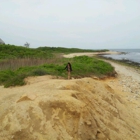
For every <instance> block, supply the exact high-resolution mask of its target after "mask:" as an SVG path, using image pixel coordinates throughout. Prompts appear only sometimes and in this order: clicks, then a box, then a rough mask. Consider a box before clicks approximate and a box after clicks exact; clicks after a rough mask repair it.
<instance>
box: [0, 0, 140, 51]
mask: <svg viewBox="0 0 140 140" xmlns="http://www.w3.org/2000/svg"><path fill="white" fill-rule="evenodd" d="M0 38H1V39H2V40H3V41H4V42H5V43H6V44H14V45H21V46H22V45H24V44H25V43H26V41H27V42H29V43H30V47H32V48H36V47H39V46H52V47H68V48H82V49H113V48H118V49H119V48H126V49H127V48H138V49H140V0H1V1H0Z"/></svg>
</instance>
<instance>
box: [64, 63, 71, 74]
mask: <svg viewBox="0 0 140 140" xmlns="http://www.w3.org/2000/svg"><path fill="white" fill-rule="evenodd" d="M65 69H66V70H67V71H70V72H71V71H72V66H71V64H70V63H68V64H67V66H66V67H65Z"/></svg>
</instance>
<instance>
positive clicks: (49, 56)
mask: <svg viewBox="0 0 140 140" xmlns="http://www.w3.org/2000/svg"><path fill="white" fill-rule="evenodd" d="M88 51H89V52H92V51H95V50H83V49H77V48H61V47H58V48H56V47H54V48H53V47H39V48H36V49H31V48H25V47H20V46H14V45H0V68H1V71H0V84H1V85H4V86H5V87H9V86H16V85H24V84H26V82H25V78H26V77H28V76H41V75H54V76H56V77H63V78H66V77H67V72H66V70H65V69H64V68H65V66H66V64H67V62H71V64H72V68H73V71H72V77H73V78H82V77H87V76H97V77H100V78H102V77H104V76H112V75H114V68H113V67H112V66H111V65H110V64H108V63H106V62H104V61H102V60H99V59H97V58H94V57H88V56H79V57H74V58H63V57H62V53H63V54H64V53H73V52H88ZM97 51H107V50H97Z"/></svg>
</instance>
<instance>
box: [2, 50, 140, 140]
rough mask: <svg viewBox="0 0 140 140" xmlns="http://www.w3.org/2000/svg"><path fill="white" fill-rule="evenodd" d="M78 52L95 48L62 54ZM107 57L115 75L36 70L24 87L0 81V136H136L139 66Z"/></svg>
mask: <svg viewBox="0 0 140 140" xmlns="http://www.w3.org/2000/svg"><path fill="white" fill-rule="evenodd" d="M112 53H113V52H112ZM114 53H115V52H114ZM79 55H88V56H93V55H95V53H94V54H93V53H84V54H82V53H77V54H76V53H74V54H69V55H65V56H64V57H73V56H79ZM105 61H108V60H105ZM108 62H109V63H111V65H112V66H113V67H114V68H115V70H116V72H117V77H116V78H108V79H105V80H100V79H97V78H96V77H94V76H93V77H88V78H82V79H71V80H66V79H57V78H56V77H53V76H39V77H28V78H27V79H26V81H27V83H28V84H27V85H25V86H22V87H12V88H4V87H3V86H0V112H1V113H0V122H1V125H0V138H1V139H2V140H11V139H14V140H19V139H20V140H27V139H29V140H34V139H36V140H46V139H47V140H58V139H60V140H61V139H65V140H87V139H93V140H140V133H139V132H140V119H139V116H140V71H139V70H136V69H133V68H130V67H128V66H122V65H120V64H117V63H114V62H111V61H108Z"/></svg>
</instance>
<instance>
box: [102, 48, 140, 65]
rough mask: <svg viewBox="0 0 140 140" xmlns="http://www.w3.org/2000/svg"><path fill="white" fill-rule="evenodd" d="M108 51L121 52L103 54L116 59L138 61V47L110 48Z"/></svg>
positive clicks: (139, 60) (139, 56)
mask: <svg viewBox="0 0 140 140" xmlns="http://www.w3.org/2000/svg"><path fill="white" fill-rule="evenodd" d="M110 51H117V52H122V53H121V54H111V55H103V56H104V57H109V58H112V59H116V60H129V61H131V62H136V63H140V49H111V50H110Z"/></svg>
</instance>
